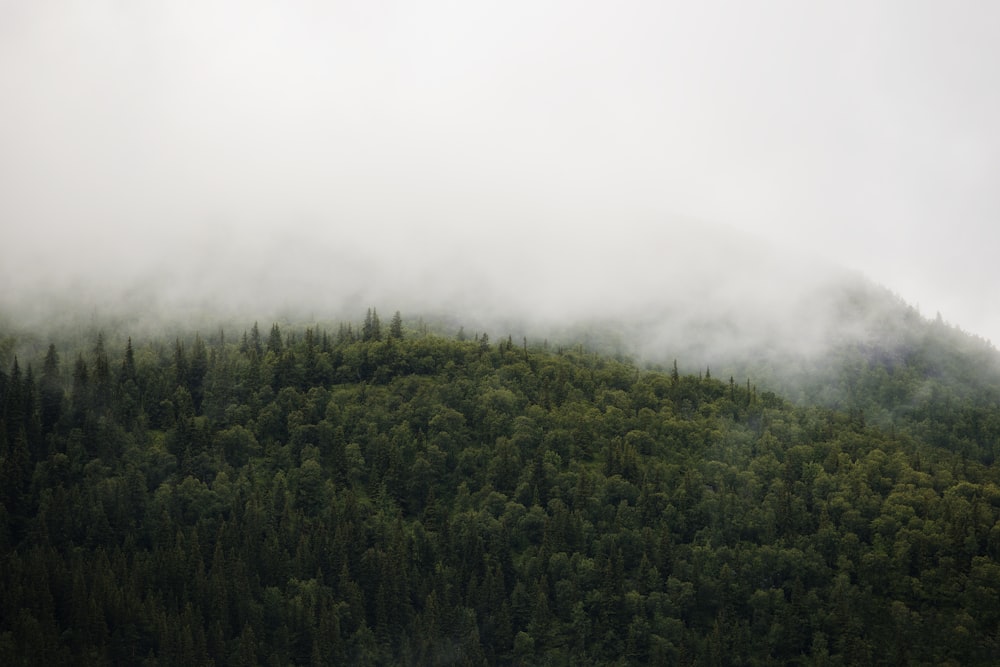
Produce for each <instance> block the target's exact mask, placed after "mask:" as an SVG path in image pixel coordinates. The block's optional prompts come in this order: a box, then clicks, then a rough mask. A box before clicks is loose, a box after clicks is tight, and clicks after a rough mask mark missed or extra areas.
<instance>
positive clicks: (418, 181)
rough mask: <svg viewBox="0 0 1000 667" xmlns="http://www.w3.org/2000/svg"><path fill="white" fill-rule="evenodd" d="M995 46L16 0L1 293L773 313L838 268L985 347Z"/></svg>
mask: <svg viewBox="0 0 1000 667" xmlns="http://www.w3.org/2000/svg"><path fill="white" fill-rule="evenodd" d="M998 34H1000V5H997V4H996V3H992V2H963V3H942V2H913V1H906V2H903V1H901V0H892V1H887V2H878V3H872V2H838V3H803V2H754V3H743V2H700V3H681V2H627V3H596V2H561V1H550V2H545V1H540V2H523V3H522V2H509V1H508V2H441V1H436V0H433V1H429V2H420V3H404V2H391V1H388V2H305V1H293V2H282V3H277V2H274V3H270V2H262V1H250V2H235V1H232V2H227V1H212V0H209V1H206V2H143V1H130V2H111V1H103V2H101V1H92V0H88V1H79V2H31V3H26V2H17V1H9V2H8V1H0V228H2V238H3V241H2V243H0V280H2V290H0V302H2V303H3V304H5V305H6V306H7V307H9V308H15V307H16V308H20V309H21V310H20V311H18V312H21V313H24V312H26V311H25V310H24V308H25V305H26V304H28V303H31V304H32V305H33V306H34V310H35V312H36V313H45V312H47V311H48V310H56V309H58V308H61V307H64V306H65V305H66V304H70V303H72V304H75V305H79V304H84V305H91V304H92V305H93V306H94V307H105V306H109V304H119V305H120V304H122V303H136V302H139V301H141V302H142V303H144V304H145V305H147V306H148V305H150V304H153V305H154V306H155V307H157V308H162V309H164V310H166V309H173V308H178V307H182V308H189V309H190V308H193V307H203V306H211V307H213V308H226V309H228V310H230V311H232V312H238V311H247V312H249V313H251V315H250V316H251V317H257V316H261V311H265V310H274V309H277V308H305V309H312V310H313V311H315V310H316V309H331V310H335V309H339V308H341V307H343V306H345V305H352V306H353V305H356V304H362V305H363V304H368V303H375V304H376V305H377V306H378V307H379V308H380V310H382V311H384V312H391V310H392V309H395V308H400V309H402V310H404V313H405V312H407V311H415V310H437V311H438V312H446V311H447V310H448V309H450V308H454V309H462V310H466V311H468V312H469V316H470V317H487V316H489V315H491V314H497V313H499V314H502V315H504V316H510V317H522V316H539V315H545V316H547V317H549V318H553V319H558V318H570V319H572V318H584V317H612V318H613V317H616V316H619V315H621V314H623V313H625V312H635V309H639V308H643V307H646V306H647V305H648V304H651V303H661V302H662V303H666V302H669V303H670V304H673V307H674V308H675V311H674V312H680V311H684V312H686V313H688V314H689V315H690V314H692V313H695V314H698V313H708V312H712V311H713V310H724V309H726V308H729V307H731V306H732V305H733V304H737V303H743V304H746V303H749V304H751V307H750V310H754V311H758V312H760V316H761V319H762V320H764V321H766V320H769V319H780V318H781V317H782V316H783V313H784V312H786V311H785V308H784V304H787V303H790V302H793V301H794V300H795V299H798V298H800V297H801V295H802V294H803V293H804V292H803V290H804V289H805V288H806V286H812V285H814V284H816V283H818V282H823V281H825V280H828V275H831V274H830V273H829V272H828V270H827V269H825V268H824V269H821V268H820V267H821V266H830V267H835V266H839V267H844V268H845V269H850V270H856V271H860V272H862V273H864V274H865V275H867V276H869V277H871V278H872V279H874V280H876V281H878V282H880V283H882V284H884V285H886V286H887V287H889V288H890V289H892V290H894V291H895V292H896V293H898V294H900V295H901V296H902V297H903V298H904V299H906V300H907V301H909V302H911V303H917V304H919V305H920V307H921V309H922V311H923V312H924V313H925V314H927V315H933V314H934V312H935V311H940V312H941V313H942V315H943V316H944V317H945V319H946V320H948V321H950V322H952V323H953V324H956V325H958V326H960V327H962V328H963V329H965V330H967V331H971V332H973V333H976V334H979V335H982V336H984V337H987V338H990V339H992V340H993V341H994V342H995V341H1000V306H998V305H997V303H996V299H995V298H994V293H995V291H996V287H997V286H998V285H1000V263H998V262H996V261H995V254H996V251H997V248H998V247H1000V225H998V224H997V222H998V216H997V214H998V211H1000V189H998V188H997V187H996V176H997V174H1000V130H998V123H997V120H996V119H997V118H1000V76H998V67H1000V53H998V47H997V46H996V44H997V41H996V35H998ZM775 295H781V297H782V298H777V297H776V296H775Z"/></svg>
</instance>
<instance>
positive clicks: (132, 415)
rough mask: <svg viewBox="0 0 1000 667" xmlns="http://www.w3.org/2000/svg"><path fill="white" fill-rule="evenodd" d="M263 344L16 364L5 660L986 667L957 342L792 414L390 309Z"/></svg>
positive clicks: (171, 340) (970, 368) (997, 443)
mask: <svg viewBox="0 0 1000 667" xmlns="http://www.w3.org/2000/svg"><path fill="white" fill-rule="evenodd" d="M265 331H266V333H265V332H262V331H261V330H260V329H259V328H258V326H257V324H254V325H252V326H249V327H247V329H246V331H245V332H244V331H240V332H239V333H235V332H233V333H231V332H223V331H217V332H214V333H211V334H206V333H205V332H202V333H201V334H199V333H196V332H193V331H191V332H182V333H180V334H179V335H174V334H173V333H171V334H163V335H151V336H150V335H143V337H142V338H141V339H140V337H139V336H136V338H135V339H132V338H128V332H119V331H115V332H114V333H113V334H105V333H101V332H100V331H99V330H95V331H92V332H87V333H86V335H85V336H83V335H80V336H75V337H74V336H69V337H64V340H58V341H55V342H54V343H53V344H51V345H47V346H46V345H42V346H41V347H39V348H38V350H37V353H27V356H25V354H26V353H24V352H23V347H22V348H20V349H21V350H22V352H21V354H19V355H18V356H17V357H13V354H12V355H11V357H12V359H11V360H10V362H9V364H8V363H6V362H5V369H4V370H0V502H2V506H0V663H2V664H5V665H22V664H23V665H59V664H74V665H77V664H93V665H103V664H137V665H148V666H153V665H179V664H182V665H188V666H195V665H220V666H221V665H257V664H260V665H293V664H295V665H297V664H308V665H382V664H402V665H476V666H479V665H487V664H489V665H492V664H499V665H574V666H575V665H606V664H619V665H646V664H650V665H794V664H799V665H817V666H818V665H865V664H892V665H900V664H913V665H922V664H926V665H941V664H950V665H977V664H978V665H987V664H996V662H997V660H998V656H1000V606H998V604H997V601H998V600H1000V469H998V467H997V465H996V463H995V461H996V459H997V458H998V457H1000V399H998V396H1000V385H998V384H990V383H991V382H992V378H993V376H992V375H989V374H984V373H985V371H983V368H987V367H989V368H993V367H995V366H996V352H995V350H992V348H989V349H985V348H983V349H980V347H981V346H980V347H976V346H973V347H974V348H975V354H972V353H967V351H962V350H961V349H960V348H958V347H956V346H955V342H954V341H952V340H951V339H956V340H958V339H961V335H960V334H958V333H956V332H954V331H953V330H950V329H948V328H947V327H945V326H943V325H940V326H938V325H934V324H933V323H930V324H927V325H926V326H923V327H922V328H920V329H919V335H917V334H915V335H914V336H913V337H910V338H904V339H901V340H900V341H899V345H896V346H893V347H885V346H883V347H879V346H874V345H872V344H864V345H862V344H858V345H854V346H853V347H845V348H843V349H842V350H841V351H840V352H839V354H840V355H841V356H840V357H839V366H838V369H839V370H837V371H836V373H832V374H830V375H828V376H826V377H825V379H823V381H816V382H814V383H813V384H812V385H809V386H808V387H806V388H805V389H802V390H801V392H800V393H801V395H800V396H796V397H794V399H793V398H792V397H789V398H783V396H782V395H779V394H777V393H775V391H773V390H768V389H766V388H765V387H764V386H763V385H762V386H761V387H758V386H756V383H755V381H754V380H753V379H752V378H751V379H750V380H748V379H747V378H745V377H741V378H730V377H723V378H717V377H714V376H713V375H712V372H711V369H708V368H705V369H701V371H700V372H697V373H695V374H690V373H681V372H679V371H678V366H677V364H676V363H674V364H672V365H671V364H666V365H665V367H662V368H649V367H643V366H640V365H638V364H635V363H633V362H631V361H629V360H628V359H625V358H614V357H611V356H606V355H602V354H598V353H596V352H592V351H589V350H588V349H586V348H585V347H583V346H581V345H566V346H556V345H548V344H544V343H542V342H538V343H532V342H530V341H528V340H526V339H522V340H516V341H515V340H512V339H511V338H510V337H500V338H498V339H496V340H494V339H492V338H491V337H490V336H489V335H488V334H486V333H481V332H480V333H469V334H466V333H465V332H464V331H461V332H459V334H458V335H454V334H452V335H442V334H441V333H433V332H429V331H428V330H427V327H425V326H421V325H420V324H413V323H406V322H404V321H403V320H402V318H401V316H400V315H399V313H396V314H395V315H394V316H393V317H392V319H391V321H390V322H389V323H388V324H385V323H383V322H382V321H381V320H380V319H379V316H378V314H377V313H376V312H375V311H369V312H368V313H367V315H366V317H365V319H364V322H363V323H360V324H355V325H353V326H352V325H348V324H342V325H339V326H335V325H330V326H329V327H324V326H319V325H312V326H305V325H303V326H297V325H295V324H281V325H279V324H274V325H273V326H271V327H270V329H269V331H268V330H267V329H266V328H265ZM935 332H936V333H935ZM81 338H85V340H81ZM949 341H950V342H949ZM15 342H16V341H15ZM15 348H16V345H14V344H12V345H11V346H10V347H9V348H8V349H11V350H13V349H15ZM46 348H47V349H46ZM942 349H949V350H959V351H958V352H954V353H952V354H950V355H946V354H943V353H941V354H939V352H940V350H942ZM932 353H933V354H932ZM976 355H979V356H976ZM984 359H986V360H988V361H989V363H985V362H984ZM681 363H682V365H683V360H682V361H681ZM990 364H992V366H990ZM990 372H992V371H990ZM963 378H978V380H976V381H971V380H970V381H965V380H963ZM772 389H774V388H772Z"/></svg>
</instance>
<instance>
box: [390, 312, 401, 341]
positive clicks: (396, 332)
mask: <svg viewBox="0 0 1000 667" xmlns="http://www.w3.org/2000/svg"><path fill="white" fill-rule="evenodd" d="M389 338H395V339H396V340H401V339H402V338H403V317H402V315H400V314H399V311H398V310H397V311H396V312H395V313H393V314H392V321H391V322H389Z"/></svg>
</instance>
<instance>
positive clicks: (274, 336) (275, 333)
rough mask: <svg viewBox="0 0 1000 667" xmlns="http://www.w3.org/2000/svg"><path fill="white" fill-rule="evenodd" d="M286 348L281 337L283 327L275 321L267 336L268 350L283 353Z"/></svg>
mask: <svg viewBox="0 0 1000 667" xmlns="http://www.w3.org/2000/svg"><path fill="white" fill-rule="evenodd" d="M284 349H285V346H284V342H283V341H282V339H281V327H279V326H278V323H277V322H275V323H274V324H272V325H271V334H270V335H269V336H268V337H267V351H268V352H273V353H274V354H281V352H282V350H284Z"/></svg>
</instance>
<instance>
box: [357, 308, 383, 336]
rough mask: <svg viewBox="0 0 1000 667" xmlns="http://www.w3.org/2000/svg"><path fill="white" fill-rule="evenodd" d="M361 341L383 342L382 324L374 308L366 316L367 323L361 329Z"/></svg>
mask: <svg viewBox="0 0 1000 667" xmlns="http://www.w3.org/2000/svg"><path fill="white" fill-rule="evenodd" d="M361 340H363V341H366V342H367V341H376V340H382V323H381V322H380V321H379V318H378V312H377V311H376V310H375V309H374V308H369V309H368V312H367V314H365V323H364V325H363V326H362V327H361Z"/></svg>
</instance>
